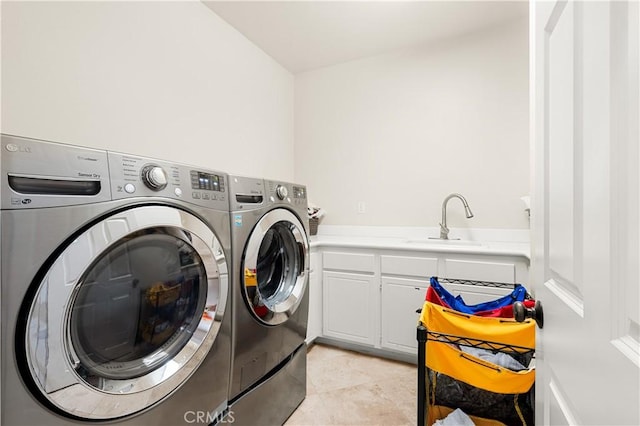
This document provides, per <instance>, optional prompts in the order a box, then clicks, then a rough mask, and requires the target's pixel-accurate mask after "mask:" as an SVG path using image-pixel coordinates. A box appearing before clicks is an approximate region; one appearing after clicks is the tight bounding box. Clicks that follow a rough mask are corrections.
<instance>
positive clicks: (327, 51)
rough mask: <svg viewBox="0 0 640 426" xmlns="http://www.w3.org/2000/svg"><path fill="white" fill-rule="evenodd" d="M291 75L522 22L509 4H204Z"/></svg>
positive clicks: (521, 10)
mask: <svg viewBox="0 0 640 426" xmlns="http://www.w3.org/2000/svg"><path fill="white" fill-rule="evenodd" d="M203 2H204V3H205V4H206V5H207V6H208V7H209V8H210V9H211V10H213V11H214V12H215V13H216V14H217V15H218V16H220V17H221V18H222V19H224V20H225V21H226V22H228V23H229V24H230V25H231V26H233V27H235V28H236V29H237V30H238V31H240V32H241V33H242V34H244V36H245V37H247V38H248V39H249V40H250V41H252V42H253V43H254V44H256V45H257V46H258V47H260V48H261V49H262V50H264V51H265V52H266V53H267V54H268V55H270V56H271V57H272V58H274V59H275V60H276V61H277V62H279V63H280V64H282V65H283V66H284V67H285V68H286V69H288V70H289V71H291V72H292V73H294V74H297V73H300V72H304V71H308V70H312V69H315V68H321V67H326V66H330V65H334V64H338V63H341V62H346V61H350V60H353V59H357V58H363V57H366V56H372V55H377V54H381V53H384V52H386V51H390V50H394V49H400V48H405V47H412V46H417V45H421V44H426V43H430V42H433V41H437V40H440V39H443V38H448V37H454V36H459V35H463V34H468V33H472V32H474V31H478V30H480V29H483V28H486V27H489V26H492V25H496V24H500V23H503V22H506V21H508V20H512V19H516V18H521V17H526V16H527V14H528V8H529V5H528V2H527V1H526V0H516V1H482V0H473V1H443V0H440V1H434V0H430V1H344V0H342V1H323V0H315V1H268V0H267V1H264V0H263V1H238V0H236V1H208V0H203Z"/></svg>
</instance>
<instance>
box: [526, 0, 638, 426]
mask: <svg viewBox="0 0 640 426" xmlns="http://www.w3.org/2000/svg"><path fill="white" fill-rule="evenodd" d="M530 18H531V27H530V28H531V35H532V37H531V42H532V45H531V55H532V62H531V63H532V67H531V82H532V84H533V85H532V91H531V94H532V133H533V134H532V141H534V150H533V152H534V159H535V160H534V163H535V167H534V170H535V171H534V178H533V181H534V192H533V194H534V209H533V211H532V229H533V239H532V241H533V243H532V284H533V286H534V291H535V296H536V298H537V299H538V300H540V301H541V302H542V304H543V306H544V320H545V322H544V328H543V329H542V330H539V332H538V336H537V348H536V358H537V380H536V423H538V424H544V425H569V424H593V425H622V424H625V425H627V424H628V425H638V424H640V408H639V403H638V401H640V393H639V390H638V389H639V386H640V317H639V308H638V306H639V302H640V300H639V291H638V287H639V284H638V277H639V275H640V266H639V264H640V254H639V251H638V235H639V228H640V226H639V224H640V218H639V215H638V200H639V199H640V185H639V178H638V166H639V165H640V158H639V156H640V154H639V149H638V139H639V138H638V122H639V118H640V116H639V111H638V98H639V93H638V87H639V75H638V50H639V44H640V43H639V35H638V26H639V21H640V15H639V5H638V2H637V1H633V0H632V1H629V2H625V1H616V2H604V1H602V2H600V1H598V2H592V1H588V2H577V1H576V2H574V1H569V2H567V1H558V2H555V1H548V2H533V3H532V6H531V14H530Z"/></svg>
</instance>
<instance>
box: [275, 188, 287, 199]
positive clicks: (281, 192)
mask: <svg viewBox="0 0 640 426" xmlns="http://www.w3.org/2000/svg"><path fill="white" fill-rule="evenodd" d="M276 195H277V196H278V198H280V199H281V200H284V199H285V198H287V195H289V191H288V190H287V187H286V186H282V185H278V186H277V187H276Z"/></svg>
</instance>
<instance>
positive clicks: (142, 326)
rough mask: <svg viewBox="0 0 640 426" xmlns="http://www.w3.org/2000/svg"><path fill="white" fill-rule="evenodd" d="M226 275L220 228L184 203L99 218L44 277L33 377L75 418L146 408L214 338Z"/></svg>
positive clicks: (31, 350)
mask: <svg viewBox="0 0 640 426" xmlns="http://www.w3.org/2000/svg"><path fill="white" fill-rule="evenodd" d="M227 277H228V275H227V263H226V260H225V256H224V253H223V250H222V247H221V245H220V242H219V241H218V239H217V238H216V236H215V234H214V233H213V232H212V230H211V229H210V228H209V227H208V226H207V224H206V223H204V222H203V221H202V220H200V219H199V218H198V217H196V216H194V215H192V214H190V213H187V212H185V211H183V210H180V209H177V208H172V207H169V206H141V207H136V208H131V209H129V210H125V211H121V212H119V213H116V214H113V215H111V216H109V217H107V218H105V219H104V220H101V221H99V222H98V223H95V224H94V225H93V226H90V227H89V228H88V229H86V230H85V231H84V232H82V233H81V234H80V235H79V236H78V237H77V238H75V239H74V240H73V241H71V242H70V243H69V244H68V245H67V246H66V247H63V248H62V251H61V253H60V255H59V256H58V257H57V258H55V259H54V260H53V263H52V264H51V265H50V268H49V269H48V271H47V272H46V274H44V276H43V278H42V279H41V281H40V282H39V283H37V291H36V293H35V298H34V299H33V302H32V304H31V308H30V310H29V315H28V319H27V324H26V329H25V345H26V347H25V355H26V360H27V363H28V366H29V371H30V373H31V377H32V379H33V381H34V382H35V384H36V385H37V386H38V388H39V389H40V391H41V392H42V394H43V395H44V396H45V397H46V399H47V400H48V401H49V402H50V403H52V404H53V405H54V406H55V407H57V408H58V409H59V410H60V411H61V412H63V413H65V414H68V415H70V416H73V417H76V418H82V419H101V420H102V419H112V418H119V417H123V416H127V415H131V414H133V413H136V412H138V411H141V410H144V409H146V408H147V407H149V406H151V405H153V404H155V403H156V402H158V401H160V400H161V399H163V398H165V397H166V396H167V395H169V394H170V393H171V392H173V391H174V390H175V389H176V388H178V387H179V386H180V385H181V384H182V383H184V382H185V380H186V379H187V378H188V377H189V376H190V375H191V374H192V373H193V372H194V371H195V370H196V369H197V367H198V366H199V364H200V363H201V361H202V360H203V359H204V357H205V355H206V354H207V352H208V351H209V349H210V348H211V346H212V345H213V343H214V341H215V338H216V335H217V333H218V330H219V328H220V322H221V320H222V315H223V313H224V309H225V304H226V295H227V294H228V289H227V285H228V279H227Z"/></svg>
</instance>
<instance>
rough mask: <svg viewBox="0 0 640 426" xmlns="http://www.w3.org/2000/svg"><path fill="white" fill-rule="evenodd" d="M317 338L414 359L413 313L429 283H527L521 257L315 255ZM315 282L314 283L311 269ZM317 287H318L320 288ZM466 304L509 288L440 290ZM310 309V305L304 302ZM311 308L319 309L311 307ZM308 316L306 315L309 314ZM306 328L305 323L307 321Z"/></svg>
mask: <svg viewBox="0 0 640 426" xmlns="http://www.w3.org/2000/svg"><path fill="white" fill-rule="evenodd" d="M318 254H322V265H321V266H318V268H319V269H321V270H322V283H318V284H314V276H313V274H312V277H311V282H310V285H311V286H313V287H314V288H315V289H316V293H315V296H314V293H313V292H311V293H310V296H311V297H312V298H314V297H315V298H318V297H319V296H320V295H319V294H318V293H317V290H318V289H319V288H322V303H321V306H322V336H321V337H326V338H330V339H333V340H338V341H341V342H345V343H352V344H362V345H367V346H369V347H374V348H376V349H381V350H383V351H393V352H396V353H403V354H410V355H415V354H417V342H416V325H417V322H418V319H419V314H418V313H416V310H417V309H420V308H422V305H423V302H424V298H425V295H426V292H427V288H428V287H429V278H430V277H431V276H438V277H439V278H442V277H446V278H454V279H467V280H474V281H497V282H507V283H521V284H525V285H526V283H527V275H528V268H529V266H528V265H529V261H528V259H526V258H525V257H521V256H509V255H487V254H477V255H476V254H467V253H439V252H418V251H406V250H390V249H363V248H357V249H356V248H354V249H350V248H345V247H335V248H326V249H323V250H321V251H320V252H319V253H318ZM315 272H316V274H315V276H316V277H318V274H317V272H319V270H318V269H316V271H315ZM320 284H321V285H320ZM444 286H445V287H446V288H447V290H449V291H450V292H451V293H453V294H454V295H462V297H463V298H464V300H465V302H466V303H467V304H476V303H480V302H485V301H488V300H492V299H496V298H498V297H500V296H502V295H504V294H506V293H509V292H510V291H511V288H497V287H487V286H473V285H461V284H444ZM310 303H311V304H313V300H311V301H310ZM316 306H319V305H318V304H316ZM310 315H311V311H310ZM310 325H311V318H310Z"/></svg>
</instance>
